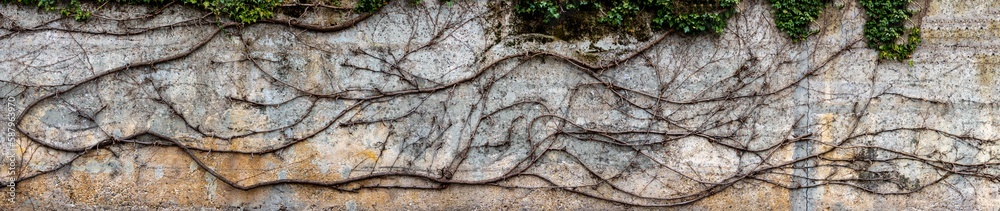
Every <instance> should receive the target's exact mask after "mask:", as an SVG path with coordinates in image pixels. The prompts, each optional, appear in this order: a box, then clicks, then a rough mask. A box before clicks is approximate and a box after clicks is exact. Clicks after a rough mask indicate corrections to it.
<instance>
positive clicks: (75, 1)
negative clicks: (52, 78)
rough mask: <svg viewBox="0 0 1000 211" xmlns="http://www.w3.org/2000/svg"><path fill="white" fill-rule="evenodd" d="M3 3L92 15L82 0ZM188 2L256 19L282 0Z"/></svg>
mask: <svg viewBox="0 0 1000 211" xmlns="http://www.w3.org/2000/svg"><path fill="white" fill-rule="evenodd" d="M94 2H96V3H105V2H115V3H124V4H142V5H163V4H165V3H167V2H168V1H167V0H95V1H94ZM0 3H19V4H23V5H30V6H37V7H39V8H41V9H43V10H46V11H59V13H60V14H62V15H65V16H67V17H72V18H73V19H75V20H77V21H83V20H87V19H88V18H90V12H89V11H86V10H84V9H82V8H81V7H80V6H81V2H80V0H70V1H69V2H66V1H60V0H0ZM182 3H184V4H188V5H192V6H195V7H199V8H202V9H205V10H208V11H211V12H212V13H215V14H216V15H222V16H227V17H229V18H230V19H232V20H234V21H238V22H241V23H253V22H257V21H259V20H261V19H265V18H270V17H271V16H272V15H273V11H274V10H275V7H276V6H278V4H280V3H281V0H183V2H182Z"/></svg>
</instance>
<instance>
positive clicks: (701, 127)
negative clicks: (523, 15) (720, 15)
mask: <svg viewBox="0 0 1000 211" xmlns="http://www.w3.org/2000/svg"><path fill="white" fill-rule="evenodd" d="M403 2H406V1H398V2H393V3H391V4H390V5H388V6H387V7H386V8H383V9H382V10H380V11H378V12H377V13H376V14H374V15H372V16H371V17H367V16H364V15H359V14H353V13H351V12H348V11H342V10H324V9H318V8H317V9H315V10H314V11H311V12H309V11H307V12H306V13H305V14H304V15H303V16H302V17H298V19H299V21H296V22H294V23H295V24H300V23H305V24H316V25H324V26H331V25H336V24H342V26H348V27H346V28H343V29H331V30H328V31H324V32H321V31H316V30H309V29H307V28H303V27H296V26H293V25H294V24H289V23H283V24H282V23H260V24H253V25H231V24H227V23H226V22H225V21H223V22H221V23H220V22H218V21H219V20H218V19H215V18H214V17H212V16H209V17H208V18H204V15H205V14H204V12H202V11H197V10H193V9H191V8H189V7H185V6H176V5H175V6H169V7H166V8H164V10H162V11H161V12H159V13H153V15H149V16H147V17H144V16H146V15H145V14H146V13H148V12H154V11H157V10H156V9H159V8H148V7H142V6H129V5H109V6H107V8H103V9H101V10H98V11H97V12H96V13H95V18H94V19H92V20H90V21H87V22H75V21H72V20H68V19H65V18H61V17H60V16H58V14H55V13H52V12H42V11H37V10H36V9H34V8H32V7H22V6H16V5H0V26H2V27H0V46H2V48H0V49H2V50H0V96H2V97H3V98H4V99H5V100H6V99H8V98H9V97H13V99H14V101H13V102H12V106H8V105H6V103H7V102H6V101H4V102H5V105H4V106H5V107H4V110H3V112H4V117H5V119H6V117H7V114H8V113H9V112H8V110H7V108H13V109H12V111H11V112H12V113H14V114H15V115H16V116H17V118H16V119H14V121H13V123H14V124H13V125H16V130H17V131H18V132H17V133H16V134H15V137H16V138H15V140H14V142H15V143H16V147H7V146H6V144H7V142H5V144H4V146H5V147H4V148H3V150H4V153H5V156H6V155H14V157H15V158H16V163H17V166H16V171H14V172H13V173H11V172H8V171H6V170H5V171H0V176H2V178H5V179H4V181H6V180H7V179H8V178H11V179H15V180H17V183H16V198H15V200H14V201H13V202H8V201H7V199H9V197H5V198H4V199H5V200H4V202H3V203H2V205H0V208H3V209H33V208H41V209H69V208H76V209H105V208H112V209H157V208H165V209H200V208H217V209H233V208H248V209H278V208H291V209H346V210H356V209H475V208H486V209H506V208H535V209H580V208H584V209H626V208H640V207H642V206H676V207H679V208H686V209H734V208H739V209H783V210H784V209H796V210H827V209H833V210H842V209H852V210H853V209H863V210H872V209H875V210H879V209H886V208H892V209H904V208H905V209H980V210H997V209H1000V183H998V182H997V181H998V180H1000V160H998V159H997V157H998V156H1000V143H997V141H998V139H1000V137H998V136H1000V131H998V130H997V129H998V127H1000V122H998V121H1000V118H998V116H997V115H998V110H997V109H998V108H1000V105H998V104H997V101H996V99H1000V86H998V85H997V83H998V79H996V78H995V77H996V74H997V71H998V70H1000V55H998V53H1000V38H998V37H1000V3H998V2H997V1H993V0H972V1H969V0H928V1H915V2H914V3H913V4H912V7H913V8H914V9H918V10H919V11H920V12H919V13H918V14H917V16H916V17H914V19H913V21H912V22H911V23H910V24H912V25H913V26H919V27H920V28H921V29H922V31H923V37H924V43H923V44H922V45H921V46H920V47H918V49H917V51H916V53H915V54H914V55H913V59H912V64H910V63H907V62H890V61H878V60H876V52H875V51H873V50H871V49H868V48H866V47H865V43H864V40H863V38H862V30H863V24H864V20H865V17H864V11H863V10H862V9H861V8H860V6H859V5H857V3H856V2H855V1H852V0H836V1H834V3H832V4H831V6H830V7H829V8H827V9H826V10H825V11H824V13H823V15H822V17H821V18H820V20H818V21H817V22H816V23H815V24H814V26H815V27H816V29H818V30H819V32H818V33H817V34H815V35H813V36H811V37H810V38H809V39H808V40H805V41H803V42H798V43H795V42H791V41H790V40H788V39H787V38H786V37H784V35H783V34H781V33H779V32H778V31H777V30H776V29H775V28H774V27H773V24H774V23H773V21H772V16H771V11H770V7H769V6H768V5H767V3H766V1H759V0H758V1H755V0H750V1H744V2H741V3H740V5H739V12H740V13H739V14H738V15H736V16H735V17H734V18H732V19H730V20H729V27H728V28H727V29H726V30H725V32H724V33H722V34H721V35H702V36H685V35H679V34H673V33H657V34H653V36H652V38H651V39H649V40H644V41H643V40H636V39H631V38H628V37H621V36H615V35H610V36H607V37H604V38H602V39H600V40H574V41H563V40H552V38H551V37H547V36H545V35H538V34H518V33H517V32H516V30H515V29H516V26H514V25H513V23H514V22H515V21H511V17H510V15H509V13H504V12H497V11H503V10H502V9H503V8H504V7H503V6H498V5H496V4H491V3H487V2H485V1H459V2H458V3H456V4H455V5H452V6H445V5H443V4H439V3H438V2H434V1H423V2H422V3H421V4H419V5H413V4H409V3H403ZM349 5H350V3H349V2H348V4H347V6H349ZM85 6H87V7H96V6H97V5H85ZM290 18H293V17H287V16H285V15H282V16H279V17H278V19H280V20H287V19H290ZM354 20H359V22H357V23H356V24H352V21H354ZM345 24H346V25H345ZM6 122H7V121H6V120H5V123H6ZM4 127H5V130H6V127H7V125H6V124H5V125H4ZM5 133H6V132H5ZM5 138H6V137H5ZM5 141H6V139H5ZM6 165H7V164H6V162H5V166H4V167H8V166H6ZM4 169H7V168H4ZM5 193H6V192H5Z"/></svg>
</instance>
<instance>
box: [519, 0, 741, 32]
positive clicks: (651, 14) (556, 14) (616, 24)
mask: <svg viewBox="0 0 1000 211" xmlns="http://www.w3.org/2000/svg"><path fill="white" fill-rule="evenodd" d="M737 3H739V1H738V0H704V1H689V0H520V1H517V3H516V4H515V7H514V11H515V13H517V14H518V15H521V16H522V18H525V19H528V20H540V21H542V22H544V23H548V22H552V21H557V20H560V19H562V18H565V17H566V16H567V15H566V14H578V13H585V14H588V15H592V16H594V17H596V20H597V23H600V24H605V25H607V26H610V27H612V28H622V27H629V26H635V25H646V24H647V23H648V24H649V25H651V26H652V27H653V28H654V29H657V30H660V29H675V30H678V31H681V32H684V33H687V34H695V33H702V32H715V33H721V32H722V30H723V29H725V28H726V21H727V20H728V19H729V18H730V17H732V15H733V14H735V13H736V4H737ZM642 17H646V18H642ZM641 21H648V22H646V23H643V22H641Z"/></svg>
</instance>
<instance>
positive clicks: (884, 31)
mask: <svg viewBox="0 0 1000 211" xmlns="http://www.w3.org/2000/svg"><path fill="white" fill-rule="evenodd" d="M858 2H859V3H861V6H862V7H864V9H865V14H866V15H868V21H867V22H865V31H864V34H865V38H866V39H867V40H868V47H869V48H874V49H875V50H878V57H879V59H889V60H897V61H902V60H906V59H909V58H910V55H911V54H913V50H915V49H916V48H917V45H919V44H920V42H921V41H922V40H921V38H920V29H919V28H906V25H905V24H906V21H907V20H909V19H910V16H912V15H913V11H911V10H909V9H906V6H907V5H908V4H909V3H910V0H859V1H858ZM903 36H906V37H907V38H906V39H905V40H900V38H901V37H903Z"/></svg>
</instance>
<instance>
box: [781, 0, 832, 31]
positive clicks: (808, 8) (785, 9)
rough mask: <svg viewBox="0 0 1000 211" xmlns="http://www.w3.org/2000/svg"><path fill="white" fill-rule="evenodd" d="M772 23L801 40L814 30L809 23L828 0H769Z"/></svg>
mask: <svg viewBox="0 0 1000 211" xmlns="http://www.w3.org/2000/svg"><path fill="white" fill-rule="evenodd" d="M770 2H771V8H772V9H773V10H772V11H773V13H774V23H775V26H777V27H778V30H781V31H782V32H785V34H788V36H789V37H791V38H792V40H794V41H801V40H804V39H805V38H806V37H808V36H809V35H810V34H813V33H815V32H816V31H813V30H810V29H809V25H810V24H812V22H813V21H815V20H816V18H818V17H819V15H820V14H821V13H822V11H823V8H824V7H826V4H827V3H829V2H830V0H770Z"/></svg>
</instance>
